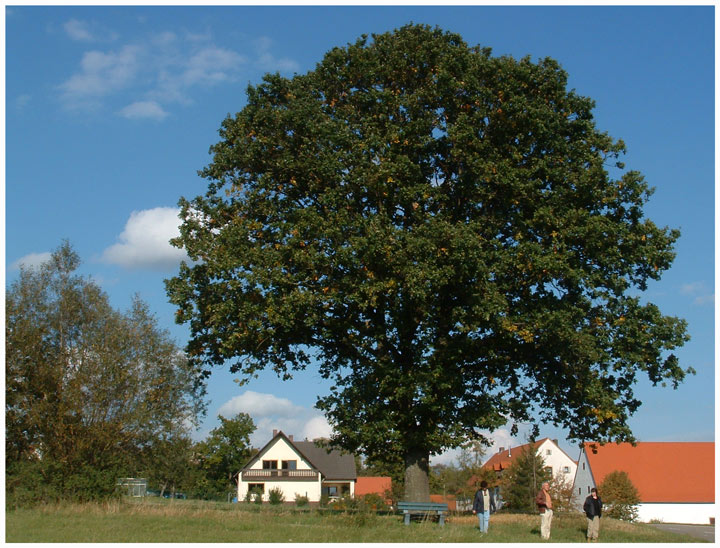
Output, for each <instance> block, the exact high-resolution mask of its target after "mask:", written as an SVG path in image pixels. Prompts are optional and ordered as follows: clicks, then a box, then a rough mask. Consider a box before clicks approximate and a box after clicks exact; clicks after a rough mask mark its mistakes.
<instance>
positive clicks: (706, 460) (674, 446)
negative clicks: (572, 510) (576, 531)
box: [573, 442, 715, 524]
mask: <svg viewBox="0 0 720 548" xmlns="http://www.w3.org/2000/svg"><path fill="white" fill-rule="evenodd" d="M616 470H618V471H623V472H626V473H627V474H628V476H629V477H630V481H632V483H633V485H635V487H636V488H637V490H638V492H639V494H640V504H639V505H638V515H639V520H640V521H644V522H649V521H653V520H656V521H664V522H668V523H696V524H708V523H711V522H714V519H715V443H714V442H639V443H638V444H637V445H636V446H635V447H633V446H632V445H631V444H629V443H620V444H606V445H599V444H596V443H589V442H588V443H585V444H583V446H582V448H581V451H580V458H579V460H578V470H577V474H576V476H575V481H574V483H573V491H574V503H575V505H576V506H577V507H582V504H583V502H584V500H585V497H587V495H588V493H590V489H592V488H593V487H598V488H599V486H600V484H601V483H602V482H603V480H604V479H605V476H607V475H608V474H610V473H611V472H614V471H616ZM600 497H601V498H602V491H601V492H600Z"/></svg>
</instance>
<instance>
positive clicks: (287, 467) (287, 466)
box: [281, 460, 297, 470]
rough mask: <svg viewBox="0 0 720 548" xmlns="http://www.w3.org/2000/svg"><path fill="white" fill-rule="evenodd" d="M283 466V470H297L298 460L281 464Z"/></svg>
mask: <svg viewBox="0 0 720 548" xmlns="http://www.w3.org/2000/svg"><path fill="white" fill-rule="evenodd" d="M281 466H282V469H283V470H297V461H296V460H284V461H282V462H281Z"/></svg>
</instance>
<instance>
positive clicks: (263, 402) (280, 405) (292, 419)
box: [218, 390, 332, 447]
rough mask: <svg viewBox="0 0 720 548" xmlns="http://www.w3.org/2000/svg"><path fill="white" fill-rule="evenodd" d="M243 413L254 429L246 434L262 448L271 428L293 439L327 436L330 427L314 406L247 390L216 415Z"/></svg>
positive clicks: (229, 415)
mask: <svg viewBox="0 0 720 548" xmlns="http://www.w3.org/2000/svg"><path fill="white" fill-rule="evenodd" d="M238 413H247V414H248V415H250V417H251V418H252V419H253V422H254V423H255V426H256V430H255V432H254V433H253V434H252V435H251V436H250V442H251V443H252V445H253V446H254V447H262V446H264V445H265V444H266V443H267V442H268V441H270V438H271V437H272V432H273V430H282V431H283V432H284V433H285V434H287V435H292V436H294V438H295V439H296V440H302V439H308V440H312V439H315V438H321V437H328V436H330V434H331V433H332V429H331V427H330V425H329V424H328V422H327V420H326V419H325V417H324V416H323V415H322V414H321V413H320V412H319V411H317V410H315V409H309V408H306V407H302V406H299V405H295V404H294V403H293V402H291V401H290V400H289V399H287V398H280V397H278V396H275V395H273V394H265V393H260V392H253V391H252V390H247V391H245V392H244V393H242V394H240V395H239V396H235V397H234V398H232V399H231V400H229V401H227V402H225V403H224V404H223V405H221V406H220V408H219V409H218V415H222V416H223V417H226V418H230V417H233V416H235V415H237V414H238Z"/></svg>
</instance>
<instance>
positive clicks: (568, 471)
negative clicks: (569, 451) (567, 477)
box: [563, 466, 570, 474]
mask: <svg viewBox="0 0 720 548" xmlns="http://www.w3.org/2000/svg"><path fill="white" fill-rule="evenodd" d="M563 473H564V474H569V473H570V467H569V466H563Z"/></svg>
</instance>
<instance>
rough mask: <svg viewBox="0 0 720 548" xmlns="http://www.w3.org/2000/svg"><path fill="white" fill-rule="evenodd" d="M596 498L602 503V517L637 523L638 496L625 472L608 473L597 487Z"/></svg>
mask: <svg viewBox="0 0 720 548" xmlns="http://www.w3.org/2000/svg"><path fill="white" fill-rule="evenodd" d="M598 496H599V497H600V498H601V499H602V501H603V516H607V517H610V518H615V519H621V520H624V521H637V518H638V509H637V505H638V504H639V503H640V494H639V493H638V490H637V488H636V487H635V485H633V482H632V481H631V480H630V476H628V474H627V472H623V471H621V470H615V471H613V472H610V473H609V474H608V475H607V476H605V479H603V481H602V483H601V484H600V486H599V487H598Z"/></svg>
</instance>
